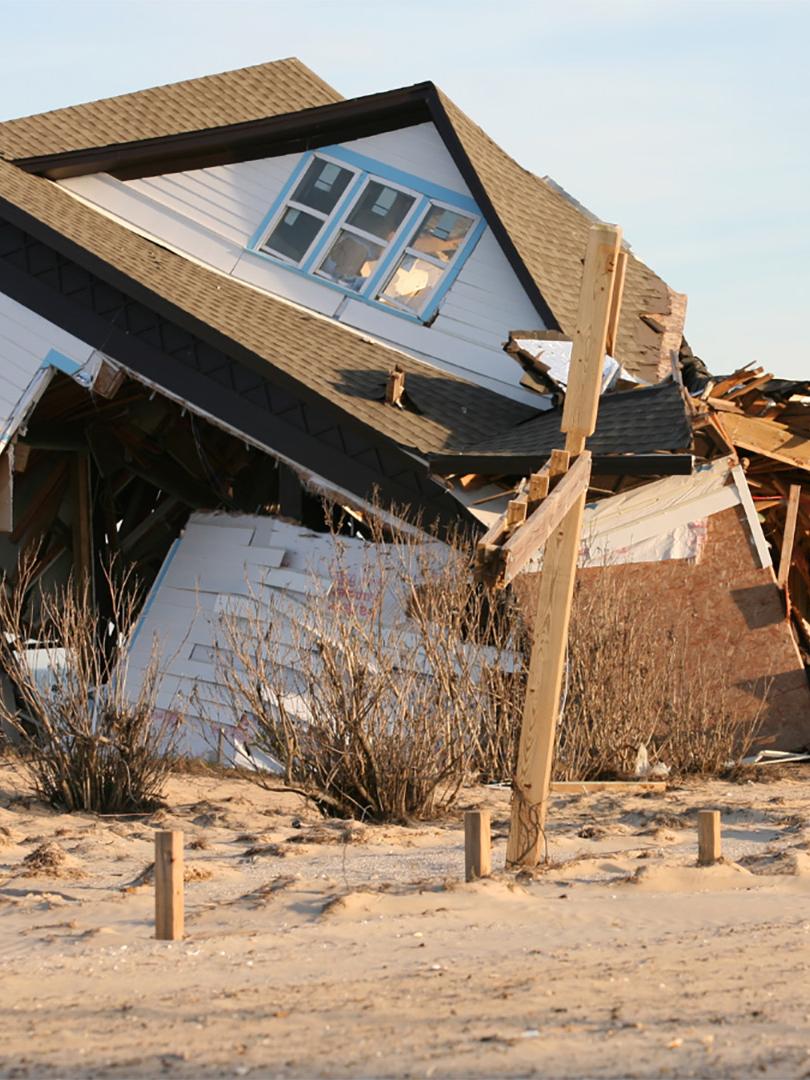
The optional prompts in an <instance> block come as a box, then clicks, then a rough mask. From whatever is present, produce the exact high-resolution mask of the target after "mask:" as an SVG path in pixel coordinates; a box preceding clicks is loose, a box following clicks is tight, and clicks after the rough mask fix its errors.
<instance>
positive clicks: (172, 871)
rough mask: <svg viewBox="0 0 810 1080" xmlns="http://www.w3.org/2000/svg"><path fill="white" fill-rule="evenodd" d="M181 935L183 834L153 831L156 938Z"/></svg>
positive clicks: (163, 938)
mask: <svg viewBox="0 0 810 1080" xmlns="http://www.w3.org/2000/svg"><path fill="white" fill-rule="evenodd" d="M182 936H183V834H182V833H181V832H179V831H174V830H173V831H161V832H156V833H155V937H156V938H158V940H159V941H179V940H180V938H182Z"/></svg>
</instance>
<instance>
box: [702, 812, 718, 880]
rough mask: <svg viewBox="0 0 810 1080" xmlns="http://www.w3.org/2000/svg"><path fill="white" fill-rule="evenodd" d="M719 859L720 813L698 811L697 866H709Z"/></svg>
mask: <svg viewBox="0 0 810 1080" xmlns="http://www.w3.org/2000/svg"><path fill="white" fill-rule="evenodd" d="M719 858H720V811H719V810H698V866H711V865H712V863H716V862H717V860H718V859H719Z"/></svg>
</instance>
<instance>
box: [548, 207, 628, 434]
mask: <svg viewBox="0 0 810 1080" xmlns="http://www.w3.org/2000/svg"><path fill="white" fill-rule="evenodd" d="M620 244H621V229H618V228H616V226H615V225H592V226H591V229H590V232H589V234H588V248H587V251H586V253H585V268H584V271H583V275H582V290H581V292H580V297H579V308H578V311H577V322H576V329H575V331H574V343H573V346H572V349H571V362H570V364H569V368H568V389H567V391H566V394H565V405H564V406H563V415H562V423H561V424H560V427H561V428H562V430H563V431H564V432H565V433H566V440H565V448H566V450H569V451H570V452H571V453H572V454H578V453H580V451H581V450H582V449H583V448H584V446H585V440H586V439H587V437H588V436H589V435H592V434H593V431H594V428H595V427H596V412H597V409H598V408H599V394H600V392H601V389H602V364H603V362H604V358H605V346H606V344H607V334H608V325H609V320H610V318H611V305H612V301H613V289H614V283H615V280H616V270H617V267H618V261H619V246H620ZM618 317H619V314H618V311H617V312H616V314H615V321H616V323H617V324H618ZM596 369H598V376H599V377H598V378H597V379H596V380H595V381H594V378H593V374H594V370H596Z"/></svg>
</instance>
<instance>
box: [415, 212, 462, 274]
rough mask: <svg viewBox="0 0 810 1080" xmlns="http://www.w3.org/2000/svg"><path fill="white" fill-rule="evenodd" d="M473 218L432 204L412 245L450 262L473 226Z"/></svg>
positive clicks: (436, 257)
mask: <svg viewBox="0 0 810 1080" xmlns="http://www.w3.org/2000/svg"><path fill="white" fill-rule="evenodd" d="M472 224H473V219H472V218H469V217H467V216H466V215H465V214H459V213H456V211H455V210H445V209H444V207H441V206H431V208H430V211H429V213H428V215H427V217H426V218H425V220H424V221H423V222H422V225H421V226H420V228H419V231H418V232H417V234H416V236H415V237H414V239H413V243H412V244H411V245H410V246H411V247H412V248H415V249H416V250H417V251H422V252H424V253H425V255H432V256H433V258H434V259H441V260H442V262H450V260H451V259H452V258H453V256H454V255H455V253H456V252H457V251H458V249H459V248H460V247H461V245H462V243H463V242H464V240H465V238H466V236H467V233H468V232H469V231H470V229H471V228H472Z"/></svg>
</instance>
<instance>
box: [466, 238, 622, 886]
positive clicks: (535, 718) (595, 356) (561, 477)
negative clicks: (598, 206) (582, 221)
mask: <svg viewBox="0 0 810 1080" xmlns="http://www.w3.org/2000/svg"><path fill="white" fill-rule="evenodd" d="M620 245H621V230H620V229H618V228H617V227H616V226H612V225H594V226H592V228H591V230H590V235H589V239H588V249H587V252H586V257H585V267H584V272H583V278H582V291H581V295H580V302H579V311H578V315H577V327H576V332H575V334H574V342H573V348H572V352H571V362H570V366H569V372H568V391H567V394H566V398H565V406H564V408H563V415H562V423H561V428H562V431H563V432H565V435H566V439H565V449H564V450H563V449H559V450H555V451H553V452H552V454H551V457H550V459H549V461H548V462H547V463H546V465H545V466H544V467H543V469H541V470H540V471H539V472H538V473H535V474H534V475H533V476H531V477H529V479H528V482H524V483H523V484H522V485H521V489H520V490H519V491H518V494H517V496H516V498H515V499H513V500H512V501H511V502H510V504H509V507H508V508H507V511H506V513H505V514H503V515H502V516H501V517H500V518H499V519H498V520H497V521H496V522H495V524H494V525H493V526H492V528H491V529H489V531H488V532H487V533H486V535H485V536H484V537H483V538H482V540H481V542H480V543H479V545H478V549H477V564H478V571H479V574H480V576H481V578H482V580H484V581H486V582H488V583H489V584H490V585H493V586H495V587H503V586H504V585H507V584H509V582H510V581H512V580H513V579H514V578H515V577H516V575H517V574H519V573H520V571H521V570H522V569H523V568H524V567H525V566H526V564H527V563H528V561H529V559H531V558H532V556H533V555H534V554H535V553H536V552H537V551H538V550H540V549H541V548H542V547H543V545H545V554H544V558H543V570H542V574H541V577H540V588H539V590H538V599H537V611H536V616H535V623H534V637H533V643H532V653H531V659H530V663H529V673H528V678H527V684H526V701H525V704H524V710H523V723H522V726H521V733H520V746H519V749H518V765H517V772H516V775H515V779H514V784H513V791H512V819H511V827H510V831H509V843H508V846H507V852H506V861H507V865H510V866H515V865H523V866H535V865H536V864H537V863H538V861H539V860H540V857H541V847H542V841H543V835H544V826H545V819H546V812H547V807H548V798H549V790H550V784H551V766H552V760H553V754H554V741H555V735H556V728H557V716H558V713H559V704H560V690H561V686H562V674H563V668H564V664H565V653H566V648H567V642H568V624H569V621H570V617H571V602H572V599H573V592H574V578H575V575H576V568H577V558H578V555H579V546H580V540H581V534H582V516H583V511H584V509H585V499H586V496H587V492H588V484H589V482H590V474H591V455H590V453H589V452H588V451H587V450H586V449H585V440H586V439H587V438H588V436H590V435H592V434H593V431H594V429H595V427H596V416H597V410H598V408H599V394H600V389H601V382H602V364H603V361H604V356H605V349H606V344H607V339H608V336H610V338H611V341H612V342H613V341H615V337H616V332H617V327H618V322H619V314H620V307H621V288H622V280H623V260H622V258H621V253H620ZM620 265H621V270H620ZM572 459H574V460H573V464H572Z"/></svg>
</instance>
